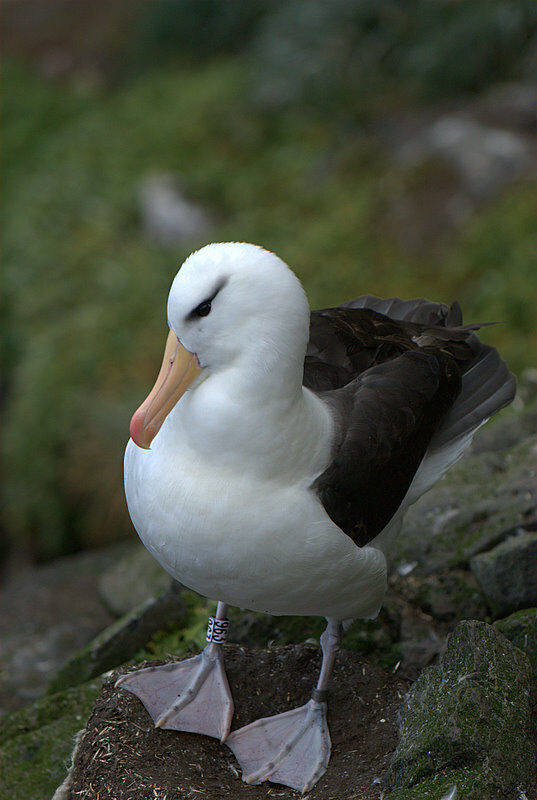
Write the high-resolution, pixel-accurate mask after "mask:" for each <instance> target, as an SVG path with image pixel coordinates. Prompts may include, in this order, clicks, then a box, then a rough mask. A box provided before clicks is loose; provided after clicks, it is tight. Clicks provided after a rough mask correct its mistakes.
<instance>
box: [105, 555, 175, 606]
mask: <svg viewBox="0 0 537 800" xmlns="http://www.w3.org/2000/svg"><path fill="white" fill-rule="evenodd" d="M169 582H170V576H169V575H168V573H167V572H166V571H165V570H164V569H163V568H162V567H161V566H160V564H159V563H158V561H156V560H155V559H154V558H153V556H152V555H151V554H150V553H149V552H148V551H147V550H146V549H145V547H144V546H143V544H142V543H141V542H138V541H137V542H136V543H134V544H132V545H131V546H130V547H129V548H128V550H126V551H125V553H124V554H123V555H121V556H119V557H118V559H117V561H115V562H114V563H113V564H111V565H110V566H109V567H108V568H107V569H105V570H104V572H103V574H102V575H101V578H100V580H99V595H100V597H101V599H102V601H103V603H104V604H105V606H106V607H107V608H108V609H109V610H110V611H111V612H112V614H114V615H116V616H122V615H123V614H127V613H128V612H129V611H131V609H133V608H134V607H135V606H138V605H140V603H143V602H144V601H146V600H148V599H149V598H151V597H155V596H156V595H158V594H160V593H161V592H162V591H164V589H166V587H167V586H168V584H169Z"/></svg>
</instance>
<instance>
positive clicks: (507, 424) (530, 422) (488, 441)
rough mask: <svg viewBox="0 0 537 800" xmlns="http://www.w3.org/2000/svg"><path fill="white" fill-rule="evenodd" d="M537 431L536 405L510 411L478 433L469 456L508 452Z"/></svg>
mask: <svg viewBox="0 0 537 800" xmlns="http://www.w3.org/2000/svg"><path fill="white" fill-rule="evenodd" d="M517 400H518V398H517ZM515 402H516V400H515ZM536 431H537V406H536V405H535V403H533V405H531V406H530V407H526V408H522V410H520V411H518V412H515V411H514V409H513V411H511V409H509V411H506V412H505V413H504V414H501V415H500V418H499V419H498V420H497V421H496V420H491V421H490V422H489V423H487V424H486V425H484V426H483V427H482V428H481V429H480V430H479V431H478V432H477V433H476V436H475V439H474V441H473V442H472V444H471V446H470V448H469V455H470V454H471V455H479V453H487V452H491V453H492V452H498V451H499V450H507V449H508V448H509V447H514V446H515V445H516V444H519V442H523V441H524V440H525V439H529V438H530V437H531V436H535V432H536Z"/></svg>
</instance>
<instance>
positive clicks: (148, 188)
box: [139, 174, 212, 245]
mask: <svg viewBox="0 0 537 800" xmlns="http://www.w3.org/2000/svg"><path fill="white" fill-rule="evenodd" d="M139 198H140V213H141V216H142V224H143V228H144V230H145V233H146V235H147V236H148V238H150V239H152V240H153V241H155V242H157V243H158V244H161V245H172V244H181V243H183V242H188V241H189V240H191V239H194V238H196V237H198V236H202V235H204V234H206V233H208V231H210V229H211V227H212V225H211V222H210V219H209V216H208V214H207V213H206V212H205V211H204V210H203V209H202V208H200V207H199V206H197V205H195V204H194V203H192V202H191V201H190V200H188V199H187V198H186V197H185V195H184V193H183V190H182V188H181V185H180V182H179V180H178V178H177V176H174V175H166V174H162V175H161V174H155V175H147V176H146V177H145V178H144V179H143V181H142V182H141V185H140V190H139Z"/></svg>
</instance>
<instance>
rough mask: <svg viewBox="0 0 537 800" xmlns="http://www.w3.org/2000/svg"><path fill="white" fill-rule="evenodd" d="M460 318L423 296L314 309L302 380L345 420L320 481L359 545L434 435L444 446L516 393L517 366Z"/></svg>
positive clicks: (386, 512) (399, 493)
mask: <svg viewBox="0 0 537 800" xmlns="http://www.w3.org/2000/svg"><path fill="white" fill-rule="evenodd" d="M361 302H371V303H372V304H373V303H374V304H375V305H376V307H377V308H378V309H383V310H386V311H387V312H388V313H393V314H394V318H391V317H388V316H386V314H385V313H383V312H382V311H380V310H378V311H377V310H375V309H368V308H365V307H362V306H361V305H360V304H361ZM354 304H357V306H356V307H353V306H354ZM415 316H416V317H418V318H419V320H420V321H416V320H415V319H414V317H415ZM461 322H462V319H461V313H460V309H459V307H458V305H457V304H455V305H454V306H452V307H451V308H448V307H447V306H443V305H440V304H436V303H430V302H428V301H425V300H421V299H420V300H411V301H402V300H398V299H397V298H390V299H389V300H380V299H379V298H370V297H367V298H359V299H358V300H356V301H353V303H351V304H347V306H345V307H339V308H336V309H324V310H322V311H318V312H313V313H312V316H311V328H310V344H309V347H308V352H307V355H306V359H305V363H304V385H305V386H307V387H308V388H311V389H312V390H313V391H316V392H318V393H319V394H320V396H321V397H322V398H323V400H324V401H325V402H326V403H328V404H329V405H330V406H331V407H332V409H333V413H334V417H335V419H336V424H337V432H336V436H335V441H334V451H333V459H332V461H331V463H330V465H329V466H328V468H327V469H326V470H325V472H323V474H322V475H321V476H320V477H319V478H318V479H317V480H316V481H315V483H314V485H313V488H314V490H315V491H316V492H317V494H318V496H319V499H320V500H321V502H322V503H323V506H324V508H325V510H326V511H327V513H328V514H329V516H330V517H331V519H332V520H333V521H334V522H335V523H336V524H337V525H338V526H339V527H340V528H341V529H342V530H343V531H344V532H345V533H347V534H348V535H349V536H351V537H352V539H353V540H354V541H355V542H356V543H357V544H359V545H363V544H366V543H367V542H369V541H371V539H373V538H374V537H375V536H376V535H377V534H378V533H380V531H381V530H382V529H383V528H384V527H385V526H386V525H387V523H388V522H389V521H390V519H391V518H392V517H393V515H394V514H395V512H396V511H397V509H398V507H399V506H400V504H401V502H402V500H403V498H404V496H405V494H406V492H407V490H408V488H409V486H410V484H411V482H412V479H413V477H414V475H415V473H416V471H417V469H418V467H419V465H420V463H421V461H422V459H423V457H424V455H425V453H426V452H427V450H428V448H429V446H430V444H431V442H433V444H436V442H438V446H439V447H443V446H446V444H449V443H450V442H451V441H452V440H453V438H455V437H457V436H460V435H461V434H462V433H464V432H465V431H468V430H471V429H473V428H475V427H476V425H478V424H479V422H480V421H481V420H483V419H486V418H487V417H488V416H490V414H491V413H494V411H496V410H498V408H501V407H502V406H503V405H506V404H507V403H508V402H510V400H511V399H512V396H513V392H514V378H513V376H512V375H511V374H510V373H509V372H508V370H507V368H506V367H505V364H504V363H503V362H502V361H501V360H500V358H499V356H498V354H497V352H496V351H495V350H494V349H493V348H489V347H486V346H485V345H482V344H481V342H479V340H478V339H477V337H476V336H475V334H474V333H472V330H473V329H475V328H476V327H479V326H462V325H461ZM483 386H484V387H485V388H483Z"/></svg>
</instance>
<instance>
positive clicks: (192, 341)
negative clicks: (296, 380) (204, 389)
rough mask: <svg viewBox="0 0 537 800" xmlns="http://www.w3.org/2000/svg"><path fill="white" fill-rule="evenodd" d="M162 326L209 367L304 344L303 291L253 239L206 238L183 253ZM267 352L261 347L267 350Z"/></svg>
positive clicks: (282, 265)
mask: <svg viewBox="0 0 537 800" xmlns="http://www.w3.org/2000/svg"><path fill="white" fill-rule="evenodd" d="M168 324H169V326H170V329H171V330H172V331H173V332H174V333H175V335H176V336H177V338H178V339H179V341H180V342H181V344H182V345H183V346H184V347H185V348H186V349H187V350H190V352H191V353H196V355H197V357H198V360H199V362H200V364H201V366H203V367H207V368H208V369H209V370H210V371H211V372H214V371H216V370H219V369H225V368H226V367H229V366H230V365H231V364H232V363H233V362H234V361H236V360H237V359H241V358H244V357H248V356H249V355H250V354H253V355H254V356H255V358H256V359H257V360H259V358H260V357H261V356H262V354H263V353H265V350H266V346H268V347H269V348H270V349H271V350H272V351H273V352H274V353H275V354H276V355H277V356H279V357H280V358H281V357H282V356H284V355H285V352H286V351H287V350H288V349H289V346H291V349H292V350H293V351H296V350H297V348H298V350H299V351H300V350H302V353H301V358H302V359H303V357H304V350H305V347H306V343H307V337H308V331H309V308H308V301H307V299H306V295H305V294H304V290H303V288H302V286H301V284H300V282H299V280H298V278H297V277H296V276H295V275H294V273H293V272H291V270H290V269H289V267H288V266H287V265H286V264H285V263H284V262H283V261H282V260H281V259H280V258H278V256H275V255H274V253H269V252H268V251H267V250H264V249H263V248H262V247H257V246H256V245H253V244H242V243H237V242H226V243H221V244H209V245H207V246H206V247H203V248H202V249H201V250H198V251H196V252H195V253H192V255H191V256H189V257H188V258H187V260H186V261H185V263H184V264H183V266H182V267H181V269H180V270H179V272H178V273H177V275H176V276H175V279H174V281H173V284H172V287H171V290H170V294H169V297H168ZM265 355H266V353H265Z"/></svg>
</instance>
